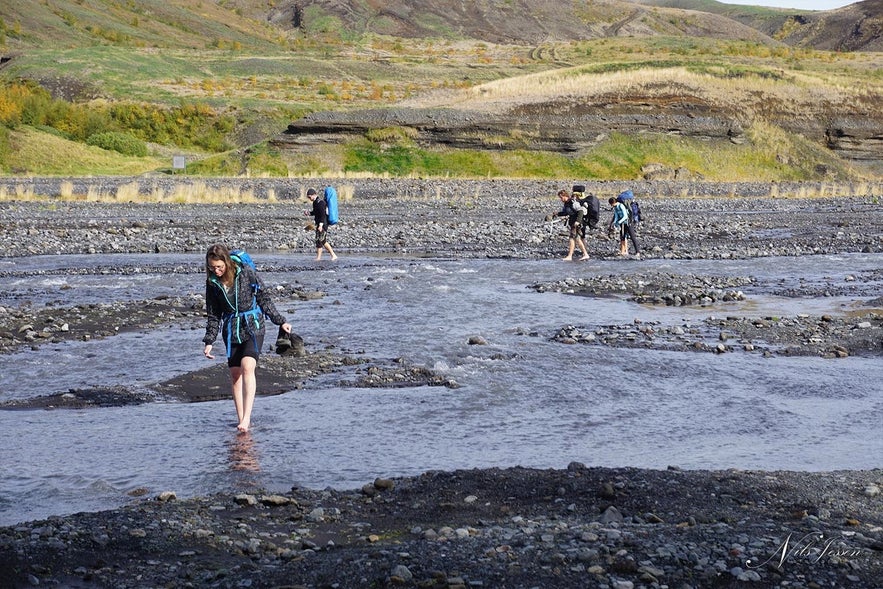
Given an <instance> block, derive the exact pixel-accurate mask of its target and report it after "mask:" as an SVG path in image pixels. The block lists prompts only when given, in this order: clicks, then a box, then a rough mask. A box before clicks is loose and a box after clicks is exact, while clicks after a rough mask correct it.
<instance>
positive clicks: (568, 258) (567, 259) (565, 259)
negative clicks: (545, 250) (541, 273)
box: [561, 256, 573, 262]
mask: <svg viewBox="0 0 883 589" xmlns="http://www.w3.org/2000/svg"><path fill="white" fill-rule="evenodd" d="M561 259H562V260H564V261H565V262H569V261H571V260H572V259H573V258H571V257H570V256H567V257H566V258H561Z"/></svg>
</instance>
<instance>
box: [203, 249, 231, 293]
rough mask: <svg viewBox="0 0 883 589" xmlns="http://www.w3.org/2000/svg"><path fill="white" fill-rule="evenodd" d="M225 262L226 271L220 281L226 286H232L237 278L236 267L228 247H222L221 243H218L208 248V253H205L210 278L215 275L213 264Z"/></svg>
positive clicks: (206, 270) (207, 272)
mask: <svg viewBox="0 0 883 589" xmlns="http://www.w3.org/2000/svg"><path fill="white" fill-rule="evenodd" d="M218 261H221V262H224V266H225V268H226V269H225V270H224V274H223V276H220V277H219V278H220V280H221V282H222V283H224V284H232V283H233V279H234V278H235V276H236V267H235V266H234V265H233V258H231V257H230V250H228V249H227V246H224V245H221V244H220V243H216V244H214V245H212V246H210V247H209V248H208V251H207V252H205V272H206V274H207V275H208V277H209V278H211V277H212V276H214V275H215V273H214V272H213V271H212V267H211V263H212V262H218Z"/></svg>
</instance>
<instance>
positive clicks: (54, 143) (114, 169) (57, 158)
mask: <svg viewBox="0 0 883 589" xmlns="http://www.w3.org/2000/svg"><path fill="white" fill-rule="evenodd" d="M9 141H10V144H11V147H12V149H11V150H10V153H9V157H8V158H7V160H6V161H5V162H3V165H2V166H0V170H2V171H5V172H12V173H14V172H16V171H24V170H27V171H29V172H32V173H38V174H40V175H47V176H68V175H82V174H84V173H85V172H84V171H85V170H88V171H89V172H88V173H89V174H94V175H111V176H129V175H138V174H143V173H144V172H148V171H151V170H154V169H157V168H161V167H166V168H171V158H168V159H166V158H160V157H156V156H151V157H144V158H139V157H128V156H123V155H120V154H118V153H116V152H113V151H105V150H103V149H100V148H98V147H91V146H88V145H84V144H82V143H76V142H73V141H68V140H66V139H62V138H61V137H56V136H55V135H52V134H49V133H45V132H41V131H37V130H35V129H32V128H29V127H21V128H19V129H17V130H15V131H13V132H12V133H10V138H9ZM37 162H39V164H37Z"/></svg>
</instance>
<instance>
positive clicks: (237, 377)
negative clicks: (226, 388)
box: [230, 366, 242, 423]
mask: <svg viewBox="0 0 883 589" xmlns="http://www.w3.org/2000/svg"><path fill="white" fill-rule="evenodd" d="M230 382H231V383H232V387H233V404H234V405H236V419H237V422H239V423H241V422H242V369H241V368H240V367H239V366H231V367H230Z"/></svg>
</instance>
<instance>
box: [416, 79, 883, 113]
mask: <svg viewBox="0 0 883 589" xmlns="http://www.w3.org/2000/svg"><path fill="white" fill-rule="evenodd" d="M673 94H674V95H677V96H680V97H685V96H686V97H694V98H695V99H698V100H700V101H702V102H705V103H708V104H714V105H717V106H719V107H723V108H725V109H730V110H732V111H735V112H740V113H742V115H743V116H744V117H745V119H746V120H753V119H754V118H762V117H763V114H764V113H765V112H768V111H769V109H770V108H771V107H774V108H775V109H776V110H778V111H779V112H782V111H784V112H793V113H794V116H805V117H812V116H815V114H816V113H818V112H819V110H820V108H823V107H824V105H825V104H836V105H840V106H841V107H842V106H846V107H847V108H848V107H849V106H850V105H853V106H854V107H855V108H856V110H858V109H860V108H861V107H862V106H863V105H865V106H866V105H868V104H876V105H879V104H881V103H883V86H881V85H880V84H879V83H877V82H875V81H867V82H865V83H861V84H856V83H855V80H854V79H852V78H851V79H849V80H846V79H843V80H840V79H837V78H836V77H835V76H833V75H827V76H824V77H822V76H820V75H816V74H807V73H801V72H793V71H789V72H785V71H782V72H780V73H779V75H778V77H764V76H760V75H750V74H749V75H740V76H728V75H726V74H725V72H723V71H721V72H720V74H719V75H716V73H715V71H714V69H713V68H709V73H697V72H693V71H690V70H689V69H688V68H686V67H670V68H650V67H645V68H642V69H638V70H626V71H623V70H619V71H613V72H605V73H594V72H590V71H586V68H585V66H576V67H570V68H562V69H557V70H554V71H549V72H541V73H534V74H528V75H524V76H518V77H514V78H506V79H502V80H496V81H493V82H487V83H485V84H481V85H478V86H474V87H472V88H468V89H464V90H459V91H456V92H451V91H449V92H446V93H445V94H444V95H436V96H434V97H432V96H427V97H425V98H424V99H422V100H421V101H420V102H421V104H420V105H421V106H425V107H443V106H449V107H453V106H456V107H458V108H464V109H471V110H479V111H489V112H497V111H504V110H509V109H511V108H512V107H514V106H518V105H525V104H538V103H548V102H559V103H560V102H568V101H569V102H588V103H591V102H616V101H625V102H631V101H634V100H636V99H639V100H640V99H646V98H654V97H656V98H666V97H670V96H672V95H673Z"/></svg>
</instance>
